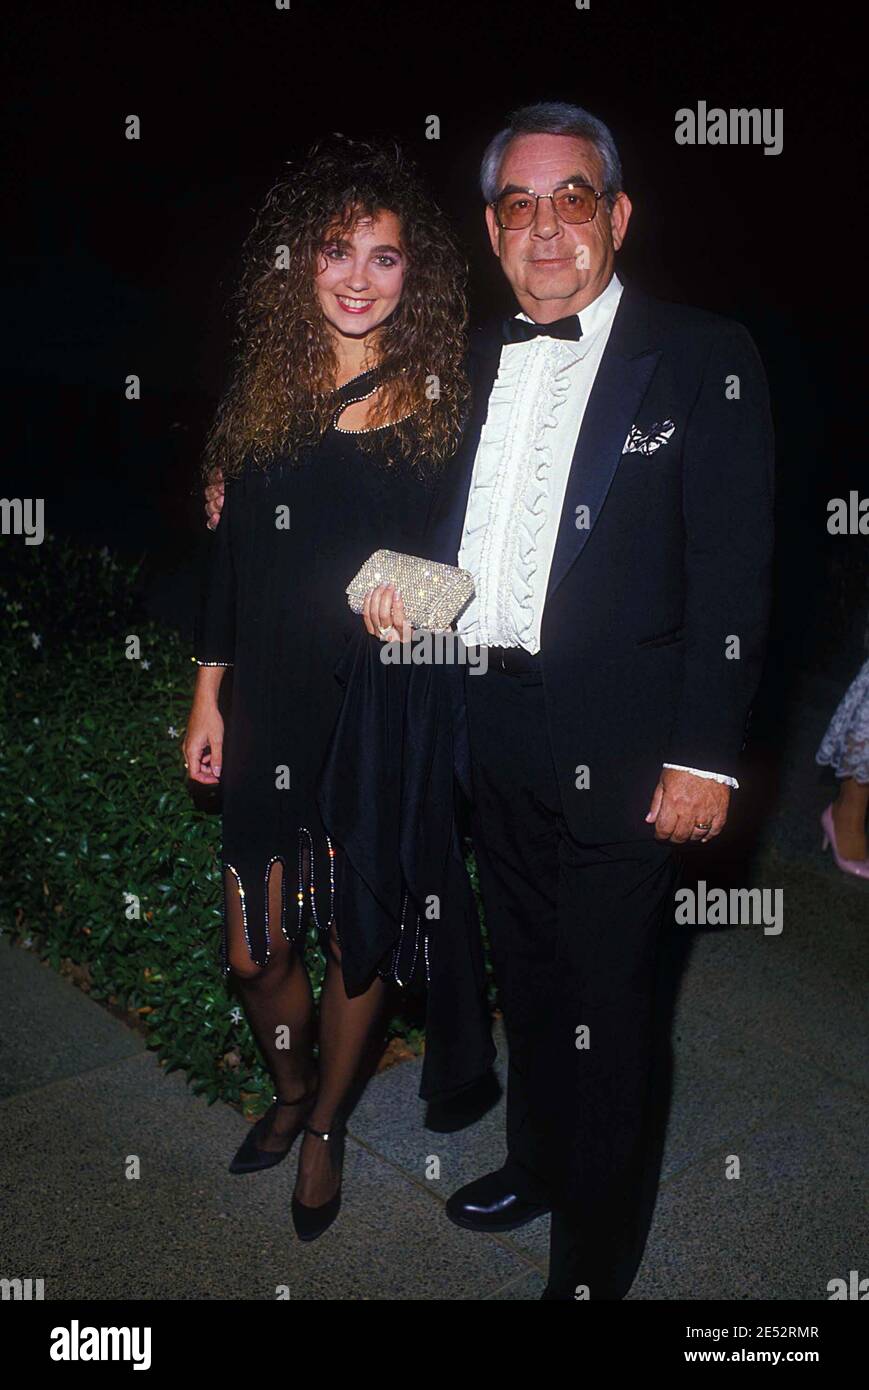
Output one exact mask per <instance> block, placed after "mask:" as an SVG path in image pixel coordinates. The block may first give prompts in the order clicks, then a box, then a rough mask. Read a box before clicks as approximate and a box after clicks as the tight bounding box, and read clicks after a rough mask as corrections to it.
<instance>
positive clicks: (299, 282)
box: [203, 135, 468, 477]
mask: <svg viewBox="0 0 869 1390" xmlns="http://www.w3.org/2000/svg"><path fill="white" fill-rule="evenodd" d="M381 212H392V213H394V214H395V215H396V216H397V217H398V219H399V222H400V225H401V237H402V249H403V250H404V252H405V255H406V258H407V273H406V277H405V280H404V285H403V289H402V295H401V299H400V301H399V303H398V305H397V307H396V309H395V311H394V313H393V314H391V315H390V317H389V319H388V320H386V321H385V322H384V323H383V324H382V325H381V327H380V329H379V330H378V331H377V333H376V335H373V337H375V343H374V345H373V348H372V362H371V365H372V366H374V365H376V366H377V367H378V368H380V369H381V372H382V380H383V386H382V390H381V391H380V392H379V400H378V402H377V405H376V406H373V408H372V414H371V424H372V425H383V424H386V423H387V422H389V421H395V422H396V423H395V424H394V425H392V426H391V427H390V429H389V430H388V431H385V432H383V431H381V432H380V433H379V434H375V435H372V434H366V433H362V434H359V435H357V436H356V437H357V439H358V442H359V443H360V445H361V446H362V447H363V448H369V449H372V448H375V447H376V448H377V449H378V451H384V452H385V453H386V456H387V458H389V457H390V456H392V455H394V454H396V453H401V454H403V455H404V456H405V457H409V458H412V459H413V460H414V461H415V462H418V463H419V464H420V465H422V464H431V465H434V466H437V465H438V464H440V463H442V462H443V461H444V460H445V459H446V458H448V457H449V455H450V454H451V453H452V452H453V450H454V449H455V447H456V445H457V443H458V439H459V435H460V432H461V426H462V421H463V418H464V414H465V411H466V407H467V401H468V384H467V379H466V376H465V372H464V365H463V359H464V354H465V347H466V329H467V301H466V298H465V279H466V266H465V262H464V259H463V257H462V256H461V254H460V252H459V250H458V248H457V245H456V242H455V240H454V238H453V235H452V233H451V231H450V229H449V226H448V224H447V222H446V219H445V217H444V215H443V213H442V212H441V211H440V209H439V208H438V207H437V206H436V204H435V203H434V202H433V201H432V199H431V197H430V195H429V194H428V192H427V191H426V189H425V187H424V185H423V184H422V182H421V180H420V177H419V175H418V173H417V171H416V169H415V167H414V165H413V164H412V163H411V162H410V160H409V159H408V158H407V156H406V155H405V154H404V153H403V151H402V150H401V148H400V147H399V146H398V145H397V144H395V143H394V142H389V143H378V144H372V143H369V142H363V141H357V140H350V139H348V138H346V137H344V136H337V135H336V136H332V137H330V138H329V139H328V140H325V141H319V142H318V143H317V144H316V145H314V146H313V148H312V149H311V151H310V152H309V154H308V156H307V158H306V159H305V161H304V162H303V163H301V164H300V165H299V166H298V167H297V168H295V169H294V170H293V171H292V172H291V174H290V175H289V176H288V177H286V178H284V179H282V180H281V181H280V182H278V183H277V184H275V186H274V187H273V188H272V189H271V191H270V192H269V194H268V196H267V198H266V200H265V203H264V204H263V206H262V208H261V210H260V212H259V214H258V215H257V218H256V222H255V223H254V227H253V230H252V232H251V233H250V236H249V237H248V239H247V241H246V243H245V247H244V252H243V271H242V276H241V282H240V285H239V288H238V291H237V295H236V298H237V300H238V301H239V309H238V329H237V334H236V339H235V349H236V364H235V370H234V373H233V375H232V378H231V381H230V385H229V388H228V390H227V391H226V393H225V395H224V397H223V399H222V401H221V403H220V405H219V407H218V411H217V416H216V418H215V421H214V424H213V426H212V428H211V431H210V433H209V436H208V440H207V444H206V449H205V458H204V461H203V471H204V473H205V475H206V477H210V476H211V475H212V474H213V472H214V470H215V469H220V470H221V471H222V472H223V474H224V475H225V476H227V477H231V476H233V475H234V474H237V473H239V472H240V471H241V469H242V467H243V466H244V464H245V462H246V461H247V460H250V461H251V462H252V463H253V464H255V465H257V466H260V467H267V466H268V464H269V462H270V461H271V460H272V459H274V458H275V457H278V456H289V457H290V458H291V459H292V458H298V455H299V452H300V450H302V449H304V448H305V447H306V446H309V445H313V444H316V442H317V441H318V440H319V439H320V438H321V437H322V435H323V432H324V431H325V429H326V428H327V426H328V424H329V422H330V419H331V416H332V413H333V412H334V401H331V400H330V396H331V393H332V392H333V391H334V389H335V379H336V373H337V368H338V359H337V355H336V352H335V348H334V346H333V340H332V335H331V333H330V332H329V330H328V327H327V324H326V320H325V318H324V316H323V313H322V310H321V308H320V305H319V301H318V299H317V295H316V291H315V286H314V277H315V274H316V271H317V268H318V265H319V258H320V256H321V255H322V251H323V247H324V245H325V244H327V243H328V242H329V241H331V240H332V239H333V238H335V237H336V236H339V235H340V236H347V235H348V234H349V233H351V232H352V229H353V228H354V226H355V224H356V222H357V221H358V219H359V218H360V217H370V216H375V215H377V214H378V213H381ZM281 247H287V248H288V252H289V254H283V255H279V254H278V253H279V248H281ZM276 262H278V263H279V264H281V265H283V264H284V263H287V268H286V269H282V268H278V265H276ZM432 377H436V378H437V391H433V390H432V389H431V382H432ZM427 386H428V388H429V389H428V391H427ZM432 396H436V397H437V398H436V399H432ZM404 417H407V418H404Z"/></svg>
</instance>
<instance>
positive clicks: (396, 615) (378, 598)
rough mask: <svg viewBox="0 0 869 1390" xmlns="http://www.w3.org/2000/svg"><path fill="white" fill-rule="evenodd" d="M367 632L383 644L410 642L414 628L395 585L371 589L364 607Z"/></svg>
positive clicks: (363, 615)
mask: <svg viewBox="0 0 869 1390" xmlns="http://www.w3.org/2000/svg"><path fill="white" fill-rule="evenodd" d="M362 618H363V621H364V623H365V628H366V631H368V632H370V633H371V636H372V637H379V638H380V640H381V642H395V641H396V640H399V641H402V642H409V641H410V636H411V633H412V631H413V627H412V625H411V623H410V620H409V619H408V616H407V614H406V613H405V611H404V602H403V600H402V597H401V594H400V593H399V591H398V589H396V587H395V585H394V584H378V585H377V588H376V589H369V591H368V593H367V594H366V595H365V602H364V603H363V605H362Z"/></svg>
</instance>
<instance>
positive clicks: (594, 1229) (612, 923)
mask: <svg viewBox="0 0 869 1390" xmlns="http://www.w3.org/2000/svg"><path fill="white" fill-rule="evenodd" d="M466 692H467V717H468V733H469V744H470V754H471V772H472V784H473V797H474V801H473V811H472V832H473V839H474V847H475V851H476V856H477V864H478V870H479V879H480V891H481V896H482V903H483V912H484V917H485V924H486V929H487V932H488V935H489V940H490V946H491V950H492V959H493V965H494V969H495V975H496V980H497V983H498V988H499V993H500V998H501V1002H502V1005H503V1011H504V1022H505V1027H506V1033H507V1043H508V1047H509V1069H508V1081H507V1161H506V1165H505V1170H506V1173H507V1175H508V1177H509V1181H510V1184H511V1187H512V1190H514V1191H516V1192H517V1193H518V1195H520V1196H521V1197H524V1198H525V1199H527V1200H529V1201H532V1202H542V1203H545V1204H547V1205H549V1206H551V1208H552V1212H553V1215H552V1227H551V1238H550V1267H549V1284H548V1285H547V1291H546V1294H545V1295H544V1296H545V1297H549V1298H571V1299H572V1298H574V1297H577V1296H578V1297H588V1298H591V1299H593V1300H594V1299H599V1298H600V1299H618V1298H623V1297H624V1295H625V1294H626V1293H627V1291H628V1289H629V1288H630V1285H631V1282H632V1280H633V1278H634V1275H635V1273H636V1270H637V1268H638V1266H639V1262H640V1259H641V1256H642V1246H643V1244H644V1221H643V1211H642V1204H643V1194H644V1192H647V1191H648V1183H649V1169H648V1165H649V1163H650V1162H652V1161H653V1160H652V1154H651V1145H650V1123H651V1086H652V1082H653V1065H652V1057H653V1052H654V1046H653V1026H654V1004H655V977H656V967H657V961H658V953H659V946H660V943H661V937H662V931H663V929H664V925H665V921H666V920H667V918H668V910H670V911H671V910H672V895H673V892H674V888H675V884H676V879H677V873H678V867H677V860H676V856H675V855H674V854H673V851H672V848H671V847H670V846H669V845H667V844H661V843H659V842H658V841H656V840H655V839H654V837H653V832H652V829H651V827H646V826H644V825H641V826H638V827H637V838H636V839H631V840H626V841H624V842H620V843H600V844H597V843H591V842H586V841H580V840H578V839H576V838H575V837H574V836H573V835H572V834H571V832H570V830H569V828H568V825H567V822H566V820H565V816H564V809H563V805H562V801H561V794H560V792H559V787H558V779H557V778H556V773H555V767H554V764H553V755H552V749H551V746H550V741H549V737H548V734H547V725H546V708H545V697H544V687H543V683H542V677H541V676H540V674H539V673H536V672H532V673H529V674H508V673H506V672H504V671H501V670H498V669H494V668H493V667H492V666H490V667H489V669H488V671H486V673H485V674H470V673H469V674H468V676H467V679H466ZM576 761H577V764H579V763H582V762H587V761H588V759H587V758H584V757H583V756H582V749H581V731H579V742H578V747H577V758H576ZM591 775H592V776H593V775H594V769H593V768H592V774H591ZM653 790H654V788H652V787H649V799H650V800H651V796H652V792H653ZM587 794H588V792H587V791H586V790H581V789H577V791H576V795H577V796H583V795H587ZM670 920H672V918H670ZM656 1180H657V1174H656V1173H655V1174H654V1176H653V1178H652V1190H653V1191H654V1184H655V1183H656ZM646 1224H647V1223H646ZM577 1290H579V1292H578V1293H577Z"/></svg>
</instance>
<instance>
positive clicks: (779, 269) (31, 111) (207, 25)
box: [4, 0, 866, 727]
mask: <svg viewBox="0 0 869 1390" xmlns="http://www.w3.org/2000/svg"><path fill="white" fill-rule="evenodd" d="M810 14H811V23H810V24H806V23H805V22H803V21H802V20H801V19H800V18H799V15H798V12H797V11H796V10H795V8H794V7H793V6H787V5H765V6H764V7H763V8H758V7H757V6H756V5H753V4H747V3H741V2H739V0H737V2H735V3H728V4H721V3H715V4H707V5H704V6H702V7H700V6H695V5H692V4H688V3H679V4H675V5H670V6H668V7H666V8H665V7H662V6H660V5H657V4H653V3H640V0H593V3H592V8H591V10H589V11H578V10H577V9H576V7H575V5H574V2H573V0H540V3H537V4H531V3H528V4H525V5H521V6H518V7H516V8H515V9H513V10H509V9H507V8H506V7H505V6H504V5H502V4H497V3H487V4H470V5H467V6H461V5H454V4H448V3H426V4H416V5H410V4H404V5H399V4H390V3H384V4H379V5H364V4H361V3H358V4H355V5H354V4H326V3H314V0H292V7H291V9H290V10H289V11H281V10H276V9H275V7H274V4H273V3H272V0H223V3H220V2H219V0H173V3H172V4H165V3H153V2H152V3H149V4H146V5H132V4H106V3H102V4H99V3H97V4H91V5H88V6H87V7H80V6H63V7H60V6H47V5H38V4H37V5H34V6H32V7H30V8H28V10H27V12H26V13H24V12H21V13H19V14H18V15H17V16H16V17H15V18H14V20H13V21H12V23H11V26H10V28H11V33H10V35H9V51H8V56H7V58H6V60H5V65H6V71H5V74H4V90H5V91H6V94H7V99H8V101H9V106H10V110H11V122H10V130H9V135H10V140H9V145H8V152H9V153H8V161H7V163H8V168H9V171H10V184H11V196H10V197H9V199H8V212H7V218H6V222H5V228H4V236H5V238H6V239H7V243H8V245H7V255H6V257H5V267H6V269H5V278H6V286H5V288H6V301H7V306H8V307H7V329H6V334H5V337H4V347H5V353H4V356H5V359H6V360H5V364H4V365H5V368H6V380H7V407H8V411H9V419H8V421H7V425H6V430H5V439H6V463H5V479H4V491H5V493H6V495H8V496H44V497H45V499H46V524H47V527H48V529H49V530H51V531H55V532H64V531H70V532H73V533H75V534H77V535H80V536H82V537H85V538H88V539H90V540H93V541H95V542H96V543H98V544H100V545H102V544H108V545H109V546H110V547H112V548H113V549H119V550H122V551H124V552H129V553H133V554H141V553H142V552H147V554H148V567H147V573H148V576H149V578H148V602H149V604H150V607H151V608H152V611H154V612H155V613H157V614H159V615H160V616H164V617H166V618H167V619H169V620H171V621H173V622H175V623H176V624H178V625H179V626H181V627H182V628H184V627H186V626H188V625H189V621H190V609H191V604H192V601H193V593H194V576H195V574H196V571H197V564H198V560H199V555H200V553H201V549H202V545H203V542H204V540H205V539H206V537H207V533H206V532H205V530H204V525H203V518H202V512H201V506H200V501H199V498H198V492H197V489H198V484H197V481H196V479H197V468H198V464H199V457H200V452H201V447H202V443H203V438H204V433H205V431H206V429H207V427H208V424H209V420H210V416H211V413H212V411H213V409H214V406H215V403H216V399H217V397H218V394H219V392H220V390H221V387H222V384H223V382H224V381H225V378H226V374H227V371H228V367H229V346H230V341H231V336H232V322H231V319H230V317H229V316H228V312H227V304H228V300H229V295H230V292H231V290H232V288H233V285H234V281H235V276H236V273H237V269H238V264H239V252H240V249H241V244H242V241H243V238H244V236H245V235H246V233H247V231H248V229H249V226H250V223H251V221H252V213H253V209H254V208H255V207H256V206H257V205H258V204H259V202H260V201H261V200H262V198H263V196H264V195H265V193H266V191H267V189H268V187H269V186H270V184H271V183H272V182H273V181H274V180H275V179H276V178H277V177H279V176H280V175H281V173H282V171H283V168H284V164H285V162H286V161H287V160H288V159H291V158H293V157H295V156H297V155H299V154H301V153H303V152H304V151H305V149H306V147H307V146H308V144H309V143H310V142H311V141H312V139H313V138H315V137H316V136H317V135H318V134H322V133H324V132H328V131H330V130H340V131H343V132H345V133H347V134H351V135H366V134H377V133H389V134H395V135H397V136H399V137H400V138H401V139H402V141H403V142H404V144H405V145H406V147H407V149H408V150H409V151H410V152H411V153H412V154H413V155H414V156H415V157H416V158H417V159H418V161H419V162H420V164H421V166H422V168H423V170H424V172H425V173H426V175H427V176H428V178H429V180H430V182H431V184H432V186H433V188H434V190H435V192H436V195H437V196H438V198H439V200H440V201H441V203H442V205H443V206H444V207H445V208H446V210H447V211H448V213H449V215H450V216H451V218H452V219H453V220H454V222H455V224H456V226H457V228H458V230H459V232H460V234H461V236H462V238H463V240H464V243H465V246H466V247H467V252H468V257H469V261H470V266H471V277H472V292H473V293H472V303H473V308H474V311H475V314H476V315H482V314H484V313H486V312H488V311H490V310H491V309H493V308H497V307H500V306H502V305H503V306H505V307H506V304H507V302H508V301H507V300H506V299H505V297H504V289H503V286H502V283H501V278H500V273H499V271H498V269H497V265H496V262H495V261H494V258H493V257H492V256H491V253H490V252H489V249H488V245H487V243H486V241H485V239H484V232H483V222H482V216H481V202H480V197H479V192H478V188H477V182H476V179H477V168H478V164H479V159H480V155H481V153H482V150H483V148H484V146H485V144H486V142H487V140H488V139H489V138H490V137H491V135H492V134H493V133H494V132H495V131H496V130H497V129H498V128H499V127H500V126H501V125H502V124H503V122H504V117H505V116H506V115H507V113H508V112H509V111H510V110H511V109H512V108H514V107H516V106H518V105H520V104H522V103H524V102H528V101H532V100H539V99H553V98H554V99H565V100H572V101H576V102H579V103H580V104H582V105H585V106H587V107H588V108H589V109H590V110H592V111H593V112H595V113H596V114H598V115H600V116H601V117H603V119H604V120H606V121H607V123H608V124H609V125H610V127H611V129H612V130H613V133H614V135H615V137H616V140H617V143H618V144H619V147H620V149H621V153H622V160H623V165H624V171H625V186H626V188H627V190H628V192H629V193H630V195H631V197H632V200H633V203H634V214H633V220H632V223H631V227H630V233H629V237H628V242H627V246H626V249H625V250H624V251H623V252H622V253H621V256H620V259H619V262H618V268H619V272H620V274H621V275H622V277H623V278H634V279H635V280H636V281H637V282H638V283H639V284H641V285H642V286H644V287H645V288H646V289H648V290H650V291H651V292H652V293H655V294H658V295H660V296H662V297H667V298H672V299H675V300H680V301H684V302H687V303H693V304H696V305H701V306H703V307H705V308H708V309H712V310H715V311H717V312H719V313H722V314H726V315H730V316H733V317H735V318H737V319H739V320H741V321H742V322H743V323H745V324H746V325H747V326H748V327H749V329H750V331H751V332H752V334H753V336H754V338H755V340H756V342H757V344H758V346H759V348H760V351H761V354H762V356H763V359H764V361H765V364H766V367H767V372H768V375H769V379H770V385H771V390H772V396H773V405H774V412H775V421H776V431H777V444H778V477H779V492H778V512H779V552H778V585H777V606H776V614H775V621H774V627H773V635H772V660H771V661H770V663H769V673H768V676H767V680H766V683H765V688H764V695H763V696H762V698H761V700H760V701H759V705H758V712H757V714H756V718H757V717H759V718H760V721H761V727H763V724H764V709H766V710H767V712H768V717H769V720H770V727H772V724H773V723H776V724H777V720H778V717H777V710H778V706H779V703H780V695H781V691H782V690H783V689H785V688H786V687H787V685H788V680H789V677H790V675H791V674H792V673H795V672H796V671H798V670H799V669H801V668H804V667H807V666H808V667H811V668H815V669H823V670H826V671H828V672H829V673H834V674H835V675H836V676H837V677H841V680H842V682H843V685H844V684H845V683H847V680H849V679H850V677H851V675H852V674H853V672H854V671H855V670H856V667H857V665H858V664H859V661H860V660H861V659H862V641H863V630H864V626H865V602H866V578H865V568H864V567H863V561H862V558H861V556H860V553H859V552H860V548H861V547H864V548H865V541H861V540H860V539H859V538H848V537H844V538H842V537H838V538H832V537H829V536H828V535H827V532H826V517H827V513H826V502H827V500H828V499H829V498H830V497H833V496H847V493H848V491H849V489H851V488H857V487H859V485H860V478H859V477H858V471H860V470H862V469H863V468H864V461H863V451H862V446H861V445H860V443H859V440H860V435H859V433H858V435H857V439H858V444H857V447H855V443H854V436H855V431H854V411H853V408H852V407H849V404H848V403H849V401H853V400H854V399H855V395H854V388H855V386H856V363H857V361H858V360H861V359H862V357H863V353H862V351H861V349H862V336H863V335H862V332H861V331H860V330H859V329H858V328H857V327H856V325H858V324H860V323H861V322H862V317H861V316H860V315H859V311H858V308H857V305H856V303H855V289H856V286H855V285H854V284H853V283H852V276H853V274H854V270H853V266H852V255H853V253H852V237H854V236H859V235H860V233H861V230H862V228H861V225H860V224H859V223H858V222H855V221H853V220H851V216H850V215H849V214H848V212H847V209H848V206H849V203H850V193H849V185H850V184H851V182H852V176H850V175H849V172H848V170H849V166H850V163H851V161H852V160H853V159H854V156H855V153H856V150H855V145H856V137H855V132H858V131H860V129H861V128H862V110H860V109H858V106H857V97H856V80H855V81H854V83H853V85H851V86H849V82H848V76H847V67H848V56H849V54H850V53H852V52H854V45H855V43H856V36H855V34H854V33H852V32H850V31H849V26H848V24H847V22H846V21H845V20H835V19H834V20H831V19H830V18H829V14H830V11H829V9H828V10H825V9H824V8H823V7H821V8H819V9H813V10H812V11H811V12H810ZM699 100H704V101H706V103H707V104H708V105H709V106H714V105H720V106H723V107H725V108H730V107H755V106H758V107H782V108H783V110H784V118H783V120H784V126H783V128H784V148H783V152H782V153H781V154H779V155H777V156H769V155H765V154H764V153H763V149H762V147H759V146H742V147H727V146H721V147H719V146H705V147H704V146H693V147H691V146H687V147H686V146H678V145H677V144H676V143H675V140H674V128H675V119H674V118H675V112H676V110H677V109H678V108H679V107H682V106H689V107H692V108H695V109H696V105H697V102H698V101H699ZM128 114H136V115H138V116H139V117H140V118H141V122H142V138H141V140H140V141H139V142H128V141H127V140H126V139H125V138H124V120H125V117H126V116H127V115H128ZM432 114H435V115H438V116H439V117H440V122H441V138H440V140H437V141H434V140H432V141H429V140H426V138H425V119H426V117H427V116H429V115H432ZM854 259H856V257H855V258H854ZM858 332H859V333H860V339H861V341H860V343H859V346H858ZM858 353H859V358H858ZM130 372H135V373H138V374H139V375H140V376H141V380H142V400H141V401H140V402H138V403H135V402H128V401H126V400H125V398H124V378H125V376H126V375H127V373H130ZM863 476H864V477H865V474H863Z"/></svg>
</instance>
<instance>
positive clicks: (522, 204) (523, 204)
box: [489, 183, 603, 232]
mask: <svg viewBox="0 0 869 1390" xmlns="http://www.w3.org/2000/svg"><path fill="white" fill-rule="evenodd" d="M602 197H603V192H600V193H599V192H598V191H597V189H596V188H592V187H591V185H590V184H587V183H566V184H564V185H563V186H562V187H561V188H556V190H555V192H554V193H535V192H534V189H533V188H514V189H512V190H510V191H509V192H506V193H499V195H498V197H497V198H496V199H495V200H494V202H492V203H490V205H489V206H490V207H491V208H492V210H493V211H494V213H495V218H496V220H497V223H498V226H499V227H500V228H501V229H502V230H503V231H507V232H518V231H521V230H522V228H523V227H530V226H531V223H532V222H533V221H534V219H535V217H536V216H537V206H538V204H539V202H540V199H541V198H551V199H552V206H553V207H554V209H555V211H556V212H557V213H558V216H559V217H560V218H561V220H562V222H571V223H573V225H574V226H576V224H577V223H580V222H592V221H594V218H595V215H596V213H597V205H598V203H599V202H600V200H601V198H602Z"/></svg>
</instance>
